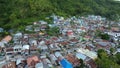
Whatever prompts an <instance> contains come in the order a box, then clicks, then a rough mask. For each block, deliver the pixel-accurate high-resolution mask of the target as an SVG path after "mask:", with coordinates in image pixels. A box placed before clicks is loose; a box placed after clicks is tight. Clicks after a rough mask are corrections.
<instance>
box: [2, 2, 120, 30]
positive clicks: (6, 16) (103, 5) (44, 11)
mask: <svg viewBox="0 0 120 68" xmlns="http://www.w3.org/2000/svg"><path fill="white" fill-rule="evenodd" d="M0 9H1V11H0V27H3V28H5V29H9V28H15V27H16V26H24V25H27V24H29V22H31V21H35V20H39V19H42V18H44V17H45V16H48V15H51V14H52V13H55V14H58V15H63V16H67V15H87V14H95V15H101V16H105V17H107V18H109V19H114V20H115V19H116V16H117V15H120V3H117V2H115V1H112V0H99V1H98V0H0ZM114 16H115V17H114Z"/></svg>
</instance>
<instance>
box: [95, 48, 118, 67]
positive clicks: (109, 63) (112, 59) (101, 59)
mask: <svg viewBox="0 0 120 68" xmlns="http://www.w3.org/2000/svg"><path fill="white" fill-rule="evenodd" d="M119 57H120V53H117V54H116V55H110V56H109V55H108V54H107V52H106V51H104V50H102V49H100V50H98V59H97V60H96V63H97V65H98V68H120V58H119Z"/></svg>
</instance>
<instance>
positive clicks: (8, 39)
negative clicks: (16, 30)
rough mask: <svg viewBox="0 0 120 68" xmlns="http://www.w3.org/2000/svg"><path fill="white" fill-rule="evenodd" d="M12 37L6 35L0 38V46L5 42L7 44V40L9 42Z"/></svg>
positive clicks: (3, 45)
mask: <svg viewBox="0 0 120 68" xmlns="http://www.w3.org/2000/svg"><path fill="white" fill-rule="evenodd" d="M11 39H12V37H11V36H10V35H8V36H6V37H5V38H3V39H2V41H1V42H0V46H1V47H5V44H7V43H8V42H10V41H11Z"/></svg>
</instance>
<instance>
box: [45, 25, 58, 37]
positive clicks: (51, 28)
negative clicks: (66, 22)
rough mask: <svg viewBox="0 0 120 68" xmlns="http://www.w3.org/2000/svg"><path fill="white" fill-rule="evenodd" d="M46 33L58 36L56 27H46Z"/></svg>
mask: <svg viewBox="0 0 120 68" xmlns="http://www.w3.org/2000/svg"><path fill="white" fill-rule="evenodd" d="M46 33H47V34H48V35H50V36H58V35H59V28H58V27H48V29H47V30H46Z"/></svg>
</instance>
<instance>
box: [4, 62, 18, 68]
mask: <svg viewBox="0 0 120 68" xmlns="http://www.w3.org/2000/svg"><path fill="white" fill-rule="evenodd" d="M2 68H16V64H15V62H7V63H6V64H5V65H3V66H2Z"/></svg>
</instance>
